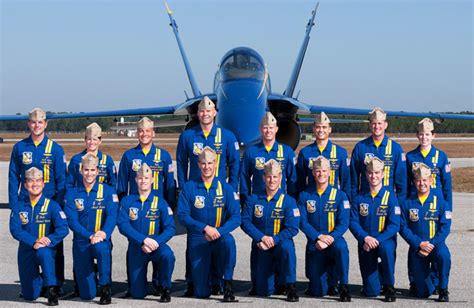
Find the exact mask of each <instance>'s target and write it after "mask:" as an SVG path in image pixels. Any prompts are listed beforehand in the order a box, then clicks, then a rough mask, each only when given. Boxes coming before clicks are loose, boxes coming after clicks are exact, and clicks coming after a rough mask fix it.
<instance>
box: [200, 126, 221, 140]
mask: <svg viewBox="0 0 474 308" xmlns="http://www.w3.org/2000/svg"><path fill="white" fill-rule="evenodd" d="M196 128H197V134H198V135H201V136H202V137H204V138H205V136H204V131H203V130H202V128H201V125H200V124H199V125H196ZM216 130H217V125H216V123H213V124H212V128H211V131H210V132H209V135H208V136H207V138H209V137H210V136H215V135H216Z"/></svg>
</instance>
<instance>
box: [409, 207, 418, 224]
mask: <svg viewBox="0 0 474 308" xmlns="http://www.w3.org/2000/svg"><path fill="white" fill-rule="evenodd" d="M418 211H419V209H410V220H411V221H413V222H416V221H418V220H419V219H420V217H419V216H418Z"/></svg>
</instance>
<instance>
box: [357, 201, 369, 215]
mask: <svg viewBox="0 0 474 308" xmlns="http://www.w3.org/2000/svg"><path fill="white" fill-rule="evenodd" d="M359 214H360V216H367V215H369V204H367V203H361V204H359Z"/></svg>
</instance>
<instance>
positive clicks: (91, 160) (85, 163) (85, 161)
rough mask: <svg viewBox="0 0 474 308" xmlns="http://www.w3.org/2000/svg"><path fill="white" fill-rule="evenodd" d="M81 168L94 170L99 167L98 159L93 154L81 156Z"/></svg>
mask: <svg viewBox="0 0 474 308" xmlns="http://www.w3.org/2000/svg"><path fill="white" fill-rule="evenodd" d="M81 164H82V168H87V169H90V168H95V167H97V166H98V165H99V158H97V156H95V155H94V154H91V153H87V154H86V155H84V156H82V159H81Z"/></svg>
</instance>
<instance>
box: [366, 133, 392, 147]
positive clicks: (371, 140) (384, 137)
mask: <svg viewBox="0 0 474 308" xmlns="http://www.w3.org/2000/svg"><path fill="white" fill-rule="evenodd" d="M387 142H388V136H387V134H385V135H384V136H383V139H382V142H381V143H380V145H379V146H386V145H387ZM369 143H370V144H371V145H373V146H374V147H375V142H374V138H373V137H372V136H370V137H369Z"/></svg>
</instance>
